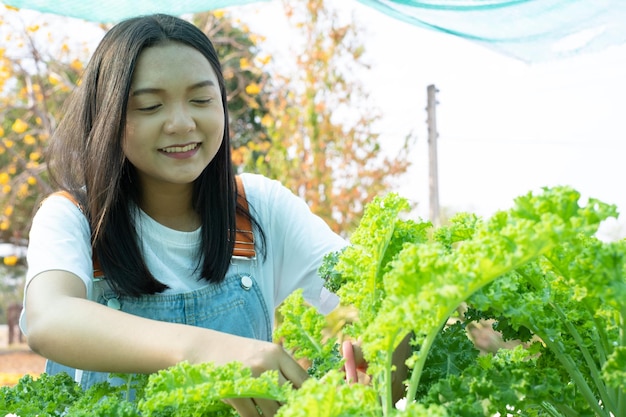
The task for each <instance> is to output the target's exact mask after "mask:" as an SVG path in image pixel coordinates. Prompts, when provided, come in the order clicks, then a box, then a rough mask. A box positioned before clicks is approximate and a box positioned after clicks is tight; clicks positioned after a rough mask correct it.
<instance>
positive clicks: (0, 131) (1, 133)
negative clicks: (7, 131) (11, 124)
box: [0, 126, 4, 136]
mask: <svg viewBox="0 0 626 417" xmlns="http://www.w3.org/2000/svg"><path fill="white" fill-rule="evenodd" d="M0 136H4V128H3V127H2V126H0Z"/></svg>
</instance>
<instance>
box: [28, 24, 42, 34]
mask: <svg viewBox="0 0 626 417" xmlns="http://www.w3.org/2000/svg"><path fill="white" fill-rule="evenodd" d="M26 30H27V31H28V32H31V33H35V32H37V31H38V30H39V25H32V26H29V27H27V28H26Z"/></svg>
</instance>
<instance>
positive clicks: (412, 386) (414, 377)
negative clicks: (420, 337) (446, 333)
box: [406, 327, 441, 401]
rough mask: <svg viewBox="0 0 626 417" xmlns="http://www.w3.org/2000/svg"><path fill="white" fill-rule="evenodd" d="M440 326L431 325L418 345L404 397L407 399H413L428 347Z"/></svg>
mask: <svg viewBox="0 0 626 417" xmlns="http://www.w3.org/2000/svg"><path fill="white" fill-rule="evenodd" d="M440 330H441V327H433V328H431V329H430V332H429V333H428V334H427V335H426V337H425V338H424V341H423V343H422V344H421V345H420V350H419V354H418V356H417V362H416V363H415V366H414V367H413V370H412V372H411V379H410V380H409V388H408V390H407V394H406V398H407V401H414V400H415V395H416V394H417V387H418V386H419V382H420V378H421V376H422V371H423V370H424V364H425V363H426V358H427V357H428V352H430V348H431V347H432V345H433V343H434V341H435V338H436V337H437V335H438V334H439V331H440ZM416 333H417V332H416Z"/></svg>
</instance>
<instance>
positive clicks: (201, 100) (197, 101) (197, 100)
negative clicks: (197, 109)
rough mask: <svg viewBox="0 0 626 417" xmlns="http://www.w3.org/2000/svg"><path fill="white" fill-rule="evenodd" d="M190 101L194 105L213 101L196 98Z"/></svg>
mask: <svg viewBox="0 0 626 417" xmlns="http://www.w3.org/2000/svg"><path fill="white" fill-rule="evenodd" d="M191 101H192V102H193V103H196V104H209V103H211V102H212V101H213V99H212V98H196V99H193V100H191Z"/></svg>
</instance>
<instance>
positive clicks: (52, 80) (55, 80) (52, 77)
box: [48, 74, 61, 85]
mask: <svg viewBox="0 0 626 417" xmlns="http://www.w3.org/2000/svg"><path fill="white" fill-rule="evenodd" d="M48 82H49V83H50V84H52V85H58V84H59V83H60V82H61V79H60V78H59V76H58V75H56V74H50V75H48Z"/></svg>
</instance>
